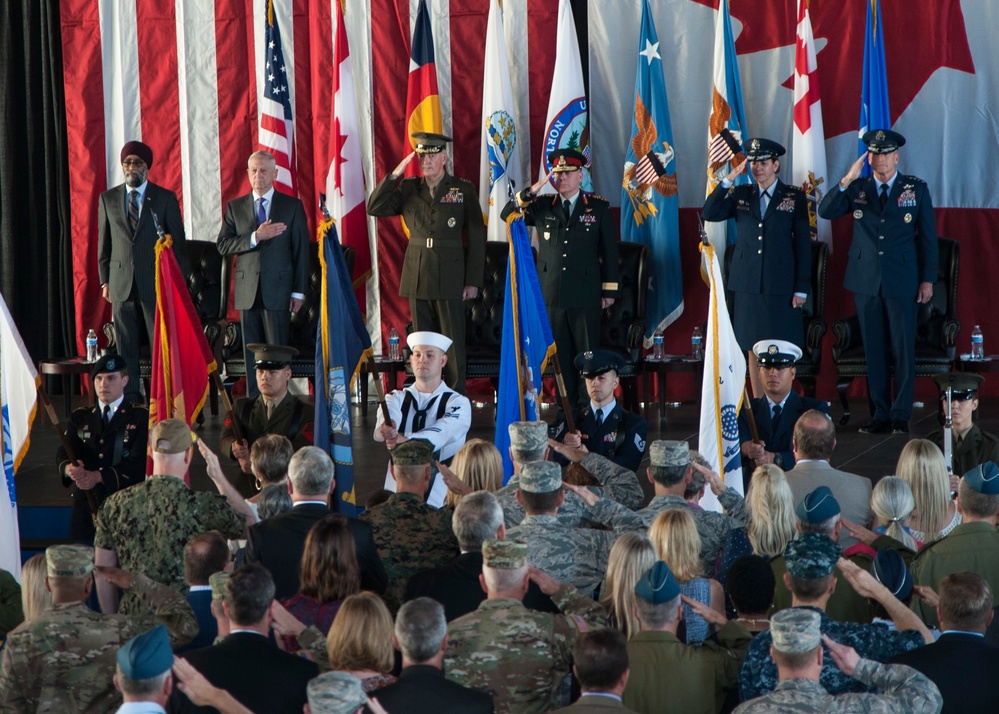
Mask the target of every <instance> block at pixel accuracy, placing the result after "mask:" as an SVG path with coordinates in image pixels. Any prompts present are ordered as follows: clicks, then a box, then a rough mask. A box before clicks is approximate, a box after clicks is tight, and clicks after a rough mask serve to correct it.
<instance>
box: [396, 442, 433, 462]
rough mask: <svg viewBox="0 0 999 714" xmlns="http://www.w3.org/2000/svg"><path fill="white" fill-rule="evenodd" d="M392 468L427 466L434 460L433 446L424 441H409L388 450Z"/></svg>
mask: <svg viewBox="0 0 999 714" xmlns="http://www.w3.org/2000/svg"><path fill="white" fill-rule="evenodd" d="M389 456H390V457H391V458H392V465H393V466H428V465H429V464H430V462H431V461H433V459H434V445H433V444H431V443H430V442H429V441H427V440H426V439H410V440H409V441H404V442H402V443H401V444H399V445H397V446H393V447H392V448H391V449H389Z"/></svg>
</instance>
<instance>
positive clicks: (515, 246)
mask: <svg viewBox="0 0 999 714" xmlns="http://www.w3.org/2000/svg"><path fill="white" fill-rule="evenodd" d="M507 225H508V227H509V228H508V241H509V245H510V258H509V260H508V261H507V267H506V288H505V292H504V296H505V299H504V300H503V345H502V347H501V348H500V370H499V389H498V390H497V392H498V394H499V396H498V398H497V400H496V437H495V439H494V440H493V441H494V443H495V444H496V448H497V449H499V452H500V454H501V455H502V457H503V482H504V483H506V482H507V481H509V480H510V476H511V475H513V464H512V463H511V461H510V434H509V431H508V427H509V426H510V424H512V423H513V422H515V421H537V419H538V394H539V392H540V389H541V375H542V374H543V373H544V370H545V366H546V365H547V364H548V360H549V358H550V357H551V356H552V355H553V354H555V340H554V339H552V328H551V325H550V324H549V323H548V313H547V312H546V311H545V301H544V299H543V298H542V297H541V283H540V282H539V281H538V270H537V268H536V267H535V266H534V253H533V252H531V239H530V238H529V237H528V235H527V228H526V227H525V226H524V219H523V218H521V217H519V216H518V217H516V218H514V219H512V220H509V221H508V222H507Z"/></svg>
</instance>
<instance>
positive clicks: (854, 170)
mask: <svg viewBox="0 0 999 714" xmlns="http://www.w3.org/2000/svg"><path fill="white" fill-rule="evenodd" d="M869 156H870V152H869V151H865V152H864V153H863V155H861V157H860V158H859V159H857V160H856V161H854V162H853V165H852V166H851V167H850V170H849V171H847V172H846V176H844V177H843V178H842V179H840V182H839V185H840V188H846V187H847V186H849V185H850V182H851V181H853V180H854V179H858V178H860V172H861V171H862V170H863V168H864V164H865V163H867V158H868V157H869Z"/></svg>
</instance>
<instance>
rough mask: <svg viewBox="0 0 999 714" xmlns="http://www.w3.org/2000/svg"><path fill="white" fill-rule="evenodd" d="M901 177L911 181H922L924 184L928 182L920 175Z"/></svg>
mask: <svg viewBox="0 0 999 714" xmlns="http://www.w3.org/2000/svg"><path fill="white" fill-rule="evenodd" d="M901 178H904V179H905V180H906V181H911V182H913V183H922V184H925V183H926V182H925V181H923V179H921V178H919V177H918V176H902V177H901Z"/></svg>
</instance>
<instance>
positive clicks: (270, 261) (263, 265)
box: [217, 190, 309, 397]
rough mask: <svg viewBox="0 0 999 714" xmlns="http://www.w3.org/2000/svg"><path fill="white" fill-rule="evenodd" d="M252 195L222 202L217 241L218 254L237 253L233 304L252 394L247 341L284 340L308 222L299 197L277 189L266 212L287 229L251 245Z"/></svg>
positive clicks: (302, 269) (301, 286) (301, 277)
mask: <svg viewBox="0 0 999 714" xmlns="http://www.w3.org/2000/svg"><path fill="white" fill-rule="evenodd" d="M255 200H256V199H255V197H254V195H253V193H248V194H246V195H245V196H240V197H239V198H234V199H233V200H231V201H229V203H228V204H226V207H225V218H223V219H222V229H221V230H220V231H219V237H218V243H217V245H218V249H219V253H221V254H222V255H236V256H239V258H238V260H237V263H236V269H235V273H234V279H235V283H236V303H235V304H236V308H237V309H238V310H239V311H240V318H239V319H240V323H241V324H242V327H243V352H244V356H245V359H246V375H247V379H246V393H247V395H248V396H251V397H255V396H257V395H258V394H259V393H260V392H259V390H258V389H257V383H256V380H255V379H254V378H253V353H252V352H251V351H250V350H249V349H248V348H247V345H249V344H253V343H255V342H263V343H267V344H271V345H287V344H288V341H289V335H290V329H291V313H290V311H289V303H290V301H291V294H292V293H300V294H302V295H304V294H305V290H306V287H307V285H308V269H309V227H308V225H307V223H306V220H305V209H304V208H303V207H302V202H301V201H300V200H299V199H297V198H294V197H292V196H288V195H287V194H283V193H281V192H280V191H277V190H275V191H274V193H273V195H272V197H271V206H270V213H269V214H268V218H269V220H270V221H271V222H272V223H284V224H285V225H286V226H287V229H286V230H285V232H284V233H282V234H281V235H278V236H275V237H274V238H271V239H270V240H262V241H258V242H257V244H256V246H254V247H252V248H251V247H250V236H251V234H253V233H254V232H255V231H256V230H257V227H258V226H259V223H258V221H257V214H256V205H255V203H254V201H255Z"/></svg>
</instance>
